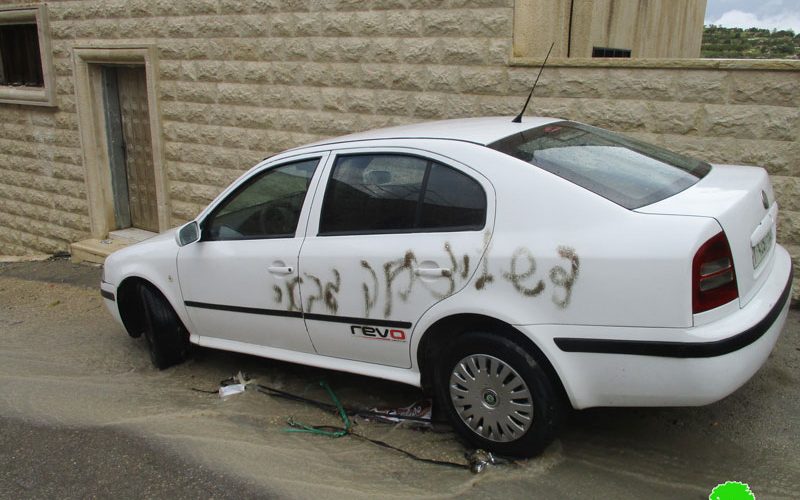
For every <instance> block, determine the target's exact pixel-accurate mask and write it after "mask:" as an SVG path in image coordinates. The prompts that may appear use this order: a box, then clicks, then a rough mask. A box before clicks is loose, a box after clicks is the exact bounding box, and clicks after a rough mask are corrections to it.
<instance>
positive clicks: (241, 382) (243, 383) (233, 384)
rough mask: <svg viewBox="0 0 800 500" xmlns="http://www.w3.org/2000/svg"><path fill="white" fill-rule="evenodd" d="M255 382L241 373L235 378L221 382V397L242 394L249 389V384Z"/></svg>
mask: <svg viewBox="0 0 800 500" xmlns="http://www.w3.org/2000/svg"><path fill="white" fill-rule="evenodd" d="M254 382H255V381H254V380H252V379H250V378H248V377H247V375H246V374H244V373H242V372H239V373H237V374H236V375H234V376H233V377H231V378H228V379H225V380H223V381H222V382H220V386H219V397H221V398H227V397H228V396H233V395H234V394H241V393H243V392H244V391H245V390H246V389H247V386H248V385H249V384H252V383H254Z"/></svg>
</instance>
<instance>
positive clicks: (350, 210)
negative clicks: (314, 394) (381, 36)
mask: <svg viewBox="0 0 800 500" xmlns="http://www.w3.org/2000/svg"><path fill="white" fill-rule="evenodd" d="M324 178H326V179H327V182H326V186H325V189H323V188H322V184H321V187H320V188H319V189H318V190H317V194H316V196H315V199H314V209H313V210H312V215H311V218H310V220H309V225H308V230H307V235H306V240H305V241H304V243H303V249H302V251H301V254H300V280H301V284H300V288H301V290H302V298H303V301H304V302H303V307H304V311H305V315H304V317H305V321H306V327H307V328H308V332H309V334H310V336H311V339H312V341H313V343H314V347H315V348H316V350H317V352H318V353H319V354H323V355H326V356H334V357H339V358H345V359H352V360H359V361H368V362H374V363H380V364H385V365H390V366H398V367H409V366H410V357H409V344H410V337H411V332H412V330H413V327H414V324H415V323H416V321H417V320H418V319H419V318H420V317H421V316H422V314H423V313H424V312H425V310H427V309H428V308H430V307H431V306H432V305H433V304H435V303H436V302H438V301H440V300H442V299H444V298H446V297H449V296H451V295H453V294H455V293H457V292H458V291H459V290H460V289H461V288H463V287H464V285H465V284H466V283H467V282H468V281H469V279H470V277H471V276H472V274H473V273H474V272H475V264H476V263H477V262H479V261H480V257H481V255H482V254H483V251H484V248H485V246H486V241H487V237H486V235H487V234H489V233H490V231H491V222H492V221H493V218H494V213H493V207H494V200H493V190H492V188H491V185H490V184H489V182H488V180H486V179H485V178H484V177H482V176H481V175H480V174H478V173H477V172H476V171H474V170H472V169H470V168H468V167H466V166H464V165H460V164H458V163H456V162H453V161H451V160H448V159H446V158H444V157H441V156H438V155H434V154H432V153H427V152H423V151H418V150H411V149H402V148H393V149H372V148H371V149H367V150H364V149H358V150H347V151H339V152H337V153H335V154H332V155H331V158H330V159H329V160H328V165H327V166H326V171H325V174H324Z"/></svg>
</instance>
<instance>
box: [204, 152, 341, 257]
mask: <svg viewBox="0 0 800 500" xmlns="http://www.w3.org/2000/svg"><path fill="white" fill-rule="evenodd" d="M326 156H327V155H326V154H322V153H318V154H313V155H309V156H301V157H291V158H284V159H282V160H281V161H280V162H278V163H273V164H270V165H258V166H256V167H255V168H254V169H253V170H252V171H251V172H249V173H248V174H245V175H243V176H242V177H241V178H240V179H239V181H238V182H234V183H233V184H231V185H230V186H229V188H228V189H226V190H225V191H223V192H222V193H221V194H220V195H219V197H218V198H217V199H216V200H214V202H212V203H211V204H210V205H209V206H208V208H207V209H206V210H205V211H204V213H202V214H201V215H200V217H198V220H199V221H200V222H199V225H200V240H199V241H201V242H202V241H209V242H210V241H220V242H231V241H257V240H279V239H292V238H297V236H298V234H300V233H301V231H300V229H301V226H302V223H303V222H304V221H303V212H304V211H307V210H308V209H309V207H310V205H311V201H312V199H313V193H314V191H315V190H316V187H315V184H316V182H317V181H316V180H315V179H318V178H319V175H320V172H321V171H322V169H323V168H324V166H325V160H326ZM310 160H317V166H316V167H315V169H314V173H313V174H312V175H311V177H310V178H309V183H308V188H307V189H306V193H305V196H304V197H303V203H302V205H301V206H300V214H299V216H298V219H297V225H296V226H295V228H294V232H293V233H286V234H278V235H268V236H255V237H250V236H248V237H242V238H225V239H218V238H211V237H210V231H209V227H208V226H209V224H211V223H212V222H213V221H214V217H215V216H216V215H217V213H218V212H219V211H220V210H222V209H223V208H225V207H226V206H227V203H228V201H229V200H231V199H232V198H234V197H236V196H238V195H239V194H240V193H241V192H242V191H244V190H245V189H247V188H248V187H250V186H252V185H253V184H254V183H255V182H257V181H258V180H260V179H262V178H263V177H265V176H267V175H270V174H271V173H273V172H274V171H275V170H277V169H279V168H281V167H287V166H290V165H293V164H296V163H303V162H306V161H310ZM262 167H263V168H262ZM309 196H311V198H309Z"/></svg>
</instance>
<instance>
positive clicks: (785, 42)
mask: <svg viewBox="0 0 800 500" xmlns="http://www.w3.org/2000/svg"><path fill="white" fill-rule="evenodd" d="M700 51H701V57H709V58H726V59H800V34H797V35H795V33H794V31H792V30H771V31H770V30H767V29H760V28H748V29H742V28H723V27H722V26H714V25H711V26H706V27H705V30H704V31H703V45H702V47H701V49H700Z"/></svg>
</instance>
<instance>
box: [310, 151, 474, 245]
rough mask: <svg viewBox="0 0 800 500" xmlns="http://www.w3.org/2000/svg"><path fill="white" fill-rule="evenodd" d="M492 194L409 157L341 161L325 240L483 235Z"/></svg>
mask: <svg viewBox="0 0 800 500" xmlns="http://www.w3.org/2000/svg"><path fill="white" fill-rule="evenodd" d="M485 220H486V194H485V193H484V191H483V188H482V187H481V186H480V184H478V182H476V181H475V180H474V179H472V178H470V177H468V176H467V175H465V174H463V173H461V172H459V171H457V170H455V169H453V168H450V167H447V166H445V165H442V164H440V163H436V162H434V161H431V160H428V159H425V158H420V157H417V156H408V155H388V154H385V155H381V154H376V155H349V156H340V157H338V158H337V159H336V163H335V165H334V167H333V172H332V173H331V178H330V181H328V188H327V190H326V192H325V200H324V202H323V205H322V214H321V217H320V231H319V234H320V235H322V236H325V235H338V234H360V233H397V232H414V231H420V232H422V231H465V230H479V229H482V228H483V226H484V222H485Z"/></svg>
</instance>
